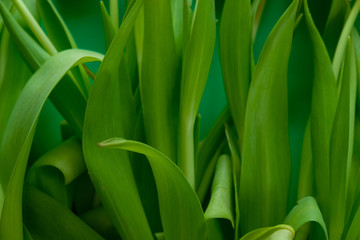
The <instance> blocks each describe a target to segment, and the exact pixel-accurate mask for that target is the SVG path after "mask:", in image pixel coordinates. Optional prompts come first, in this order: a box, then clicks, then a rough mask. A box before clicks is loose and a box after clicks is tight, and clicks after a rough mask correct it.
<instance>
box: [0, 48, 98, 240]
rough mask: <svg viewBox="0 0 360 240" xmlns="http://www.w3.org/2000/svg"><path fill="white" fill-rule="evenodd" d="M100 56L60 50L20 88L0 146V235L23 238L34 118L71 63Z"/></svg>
mask: <svg viewBox="0 0 360 240" xmlns="http://www.w3.org/2000/svg"><path fill="white" fill-rule="evenodd" d="M99 60H102V55H101V54H98V53H94V52H89V51H83V50H68V51H64V52H61V53H59V54H57V55H55V56H54V57H52V58H50V59H49V60H48V61H47V62H46V63H44V65H43V66H42V67H41V68H40V69H39V70H38V71H37V72H36V73H35V74H34V75H33V76H32V77H31V79H30V80H29V81H28V83H27V84H26V86H25V88H24V90H23V91H22V93H21V95H20V97H19V100H18V101H17V103H16V105H15V108H14V110H13V112H12V114H11V117H10V120H9V125H8V128H7V130H6V132H5V135H4V139H6V140H5V141H3V142H2V143H1V146H0V155H1V157H2V161H1V166H2V168H1V169H6V171H3V172H2V173H4V174H2V178H1V182H0V184H1V186H2V187H3V188H4V189H3V191H4V192H5V200H4V203H1V205H2V204H3V209H2V215H1V222H0V238H3V239H14V240H15V239H19V240H20V239H22V238H23V230H22V229H23V227H22V212H21V203H22V202H21V199H22V188H23V182H24V175H25V170H26V165H27V160H28V155H29V151H30V147H31V143H32V140H33V136H34V131H35V128H36V124H37V120H38V117H39V114H40V111H41V109H42V107H43V105H44V103H45V101H46V99H47V98H48V96H49V95H50V93H51V91H52V90H53V89H54V88H55V86H56V85H57V84H58V83H59V81H60V80H61V79H62V78H63V76H64V75H65V74H66V72H67V71H69V69H71V67H73V66H76V65H78V64H81V63H83V62H86V61H99ZM5 173H6V174H5Z"/></svg>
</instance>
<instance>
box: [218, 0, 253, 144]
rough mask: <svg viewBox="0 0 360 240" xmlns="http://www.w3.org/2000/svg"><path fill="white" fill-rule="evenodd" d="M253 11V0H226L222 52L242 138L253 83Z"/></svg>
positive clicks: (221, 39)
mask: <svg viewBox="0 0 360 240" xmlns="http://www.w3.org/2000/svg"><path fill="white" fill-rule="evenodd" d="M251 38H252V15H251V3H250V1H249V0H246V1H238V0H227V1H225V5H224V9H223V13H222V19H221V26H220V54H221V55H220V56H221V63H222V73H223V78H224V85H225V89H226V96H227V97H228V103H229V107H230V110H231V114H232V117H233V119H234V124H235V127H236V130H237V133H238V136H239V139H240V146H241V145H242V142H243V141H242V139H243V134H244V120H245V108H246V100H247V96H248V90H249V85H250V70H251V66H250V65H251V56H252V55H251V42H252V41H251Z"/></svg>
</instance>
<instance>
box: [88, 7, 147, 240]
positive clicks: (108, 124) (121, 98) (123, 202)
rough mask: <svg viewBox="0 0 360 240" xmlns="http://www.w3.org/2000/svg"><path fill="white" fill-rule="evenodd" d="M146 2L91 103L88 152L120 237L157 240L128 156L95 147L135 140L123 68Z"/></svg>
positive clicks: (124, 31) (123, 34)
mask: <svg viewBox="0 0 360 240" xmlns="http://www.w3.org/2000/svg"><path fill="white" fill-rule="evenodd" d="M142 3H143V1H141V0H140V1H132V2H131V3H130V5H129V7H128V9H127V12H126V14H125V17H124V20H123V22H122V24H121V27H120V29H119V31H118V32H117V34H116V36H115V37H114V39H113V41H112V43H111V45H110V47H109V49H108V51H107V53H106V55H105V58H104V61H103V62H102V64H101V65H100V69H99V70H98V73H97V76H96V79H95V81H94V85H93V87H92V89H91V93H90V96H89V99H88V104H87V109H86V116H85V123H84V134H83V150H84V155H85V162H86V165H87V167H88V170H89V174H90V177H91V180H92V182H93V184H94V186H95V189H96V192H97V193H98V194H99V196H100V198H101V201H102V203H103V205H104V207H105V209H106V210H107V212H108V213H109V217H110V219H111V221H112V222H113V224H114V226H115V227H116V229H117V230H118V232H119V234H120V236H121V237H122V238H125V239H144V240H147V239H153V236H152V233H151V229H150V227H149V224H148V221H147V218H146V215H145V212H144V209H143V206H142V204H141V199H140V196H139V193H138V189H137V186H136V182H135V179H134V175H133V173H132V172H133V169H132V166H131V163H130V158H129V154H128V153H126V152H124V151H111V150H106V151H104V149H100V148H98V147H97V145H96V144H97V143H98V142H100V141H102V140H104V139H107V138H110V137H113V134H115V135H118V136H122V137H124V136H126V137H128V138H133V137H134V132H135V123H136V120H137V117H138V115H137V114H136V111H135V104H134V101H133V99H132V92H131V88H130V87H129V86H130V82H129V78H125V77H124V78H120V75H119V72H120V71H119V67H122V68H126V65H125V64H121V63H122V61H124V49H125V46H126V43H127V41H128V39H129V36H130V34H131V32H132V29H133V26H134V23H135V20H136V18H137V16H138V13H139V11H140V9H141V7H142ZM104 103H106V104H105V105H104ZM124 116H126V117H124ZM124 183H126V184H124ZM139 229H141V231H139Z"/></svg>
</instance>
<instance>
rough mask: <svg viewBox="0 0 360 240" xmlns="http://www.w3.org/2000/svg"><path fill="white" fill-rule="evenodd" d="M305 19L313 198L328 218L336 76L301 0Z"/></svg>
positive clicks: (306, 8) (307, 10)
mask: <svg viewBox="0 0 360 240" xmlns="http://www.w3.org/2000/svg"><path fill="white" fill-rule="evenodd" d="M304 10H305V20H306V23H307V26H308V30H309V33H310V37H311V40H312V45H313V51H314V86H313V96H312V105H311V120H310V121H311V147H312V152H313V164H314V171H315V172H316V174H315V176H314V177H315V191H316V198H317V201H318V203H319V206H320V209H321V210H322V212H323V214H324V219H325V221H327V219H328V215H327V214H328V205H327V204H328V197H329V177H330V175H329V174H330V173H329V171H330V169H329V162H330V156H329V153H330V137H331V129H332V125H333V121H334V116H335V110H336V104H337V87H336V79H335V76H334V73H333V70H332V68H331V61H330V58H329V55H328V53H327V50H326V47H325V44H324V43H323V41H322V39H321V36H320V34H319V32H318V30H317V29H316V27H315V24H314V22H313V20H312V18H311V15H310V11H309V8H308V5H307V1H305V2H304Z"/></svg>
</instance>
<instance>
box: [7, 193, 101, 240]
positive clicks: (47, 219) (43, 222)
mask: <svg viewBox="0 0 360 240" xmlns="http://www.w3.org/2000/svg"><path fill="white" fill-rule="evenodd" d="M54 216H56V217H54ZM24 223H25V224H26V227H27V228H28V230H29V232H30V234H31V236H32V237H33V238H34V239H39V240H42V239H43V240H45V239H54V240H57V239H58V240H61V239H89V240H92V239H94V240H101V239H103V238H102V237H101V236H100V235H99V234H97V233H96V232H95V231H94V230H92V229H91V228H90V227H89V226H88V225H86V224H85V223H84V222H83V221H82V220H81V219H79V218H78V217H77V216H75V214H73V213H72V212H71V211H70V210H69V209H67V208H65V207H64V206H63V205H61V204H60V203H58V202H56V201H55V200H54V199H52V198H51V197H49V196H47V195H46V194H44V193H42V192H41V191H39V190H37V189H36V188H31V187H26V188H25V189H24ZM11 239H13V238H11Z"/></svg>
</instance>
